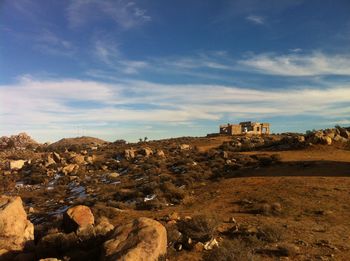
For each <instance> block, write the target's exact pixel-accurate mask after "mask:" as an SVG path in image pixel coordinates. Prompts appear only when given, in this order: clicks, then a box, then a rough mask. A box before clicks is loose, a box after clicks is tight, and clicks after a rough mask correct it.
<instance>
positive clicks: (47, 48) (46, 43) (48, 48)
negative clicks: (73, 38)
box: [30, 29, 75, 56]
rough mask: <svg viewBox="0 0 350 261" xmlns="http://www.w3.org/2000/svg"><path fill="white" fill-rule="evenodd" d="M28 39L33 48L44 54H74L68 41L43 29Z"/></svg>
mask: <svg viewBox="0 0 350 261" xmlns="http://www.w3.org/2000/svg"><path fill="white" fill-rule="evenodd" d="M30 38H32V39H33V40H34V42H35V43H34V45H33V48H34V49H36V50H38V51H40V52H42V53H45V54H53V55H64V56H71V55H73V53H74V52H75V47H74V45H73V44H72V43H71V42H70V41H68V40H66V39H64V38H61V37H59V36H58V35H56V34H55V33H54V32H52V31H50V30H48V29H43V30H42V31H40V32H39V33H37V34H36V35H35V36H30Z"/></svg>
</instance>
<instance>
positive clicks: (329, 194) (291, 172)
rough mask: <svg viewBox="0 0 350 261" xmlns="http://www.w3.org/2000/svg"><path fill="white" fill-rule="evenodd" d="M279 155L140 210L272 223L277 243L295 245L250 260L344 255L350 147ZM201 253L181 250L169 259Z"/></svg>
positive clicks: (348, 246) (348, 240)
mask: <svg viewBox="0 0 350 261" xmlns="http://www.w3.org/2000/svg"><path fill="white" fill-rule="evenodd" d="M249 153H255V152H249ZM261 153H262V152H261ZM279 154H280V155H281V157H282V161H283V163H281V164H280V165H278V166H271V167H267V168H258V169H254V170H247V171H244V172H242V173H240V174H239V175H238V176H240V177H234V178H225V179H221V180H219V181H215V182H206V183H202V184H199V185H198V186H197V187H196V188H195V189H194V193H193V197H194V200H193V202H191V204H189V205H183V206H178V207H172V208H169V209H167V210H165V211H159V212H158V213H154V212H147V211H145V212H143V213H142V215H144V216H149V217H153V218H161V217H162V216H164V215H166V214H168V213H171V212H175V211H176V212H178V213H179V214H180V216H193V215H195V214H215V215H217V216H218V217H219V219H220V220H221V222H225V221H226V220H229V219H230V218H232V217H234V218H235V219H236V221H237V223H238V224H240V225H250V226H254V227H264V226H268V227H273V228H274V229H277V230H279V231H280V233H281V240H280V241H279V242H278V244H282V243H287V244H293V245H295V246H297V247H298V248H299V253H300V254H298V255H296V256H294V257H292V258H289V259H283V258H280V257H276V256H273V255H272V256H271V255H260V254H257V255H254V257H253V259H252V260H344V261H345V260H349V257H350V218H349V217H350V205H349V202H350V152H349V151H344V150H339V149H333V148H330V147H325V148H324V147H322V148H315V149H310V150H307V151H283V152H279ZM242 201H247V202H248V203H250V202H252V204H254V203H257V202H264V203H268V204H273V203H279V204H281V206H282V211H281V213H280V214H278V215H264V214H254V213H249V212H245V211H244V208H242V204H241V203H240V202H242ZM127 215H128V216H129V215H132V216H133V215H135V216H138V215H140V212H133V213H128V214H127ZM274 245H276V244H274V243H273V244H271V246H272V247H273V246H274ZM201 258H202V254H201V253H196V252H186V251H182V252H178V253H176V254H175V256H173V257H171V258H170V259H169V260H183V261H185V260H201Z"/></svg>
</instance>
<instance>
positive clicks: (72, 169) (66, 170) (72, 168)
mask: <svg viewBox="0 0 350 261" xmlns="http://www.w3.org/2000/svg"><path fill="white" fill-rule="evenodd" d="M78 169H79V165H77V164H68V165H67V166H64V167H63V169H62V172H63V174H64V175H69V174H72V173H76V172H77V171H78Z"/></svg>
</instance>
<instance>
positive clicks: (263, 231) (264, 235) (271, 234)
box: [257, 225, 282, 243]
mask: <svg viewBox="0 0 350 261" xmlns="http://www.w3.org/2000/svg"><path fill="white" fill-rule="evenodd" d="M257 237H258V238H259V239H260V240H263V241H266V242H269V243H276V242H278V241H280V240H281V239H282V231H281V229H280V228H278V227H276V226H272V225H265V226H263V227H261V228H259V229H258V234H257Z"/></svg>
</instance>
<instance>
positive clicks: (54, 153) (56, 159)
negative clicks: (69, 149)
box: [52, 152, 61, 163]
mask: <svg viewBox="0 0 350 261" xmlns="http://www.w3.org/2000/svg"><path fill="white" fill-rule="evenodd" d="M52 158H53V160H54V161H55V162H56V163H60V162H61V156H60V154H58V153H57V152H52Z"/></svg>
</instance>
